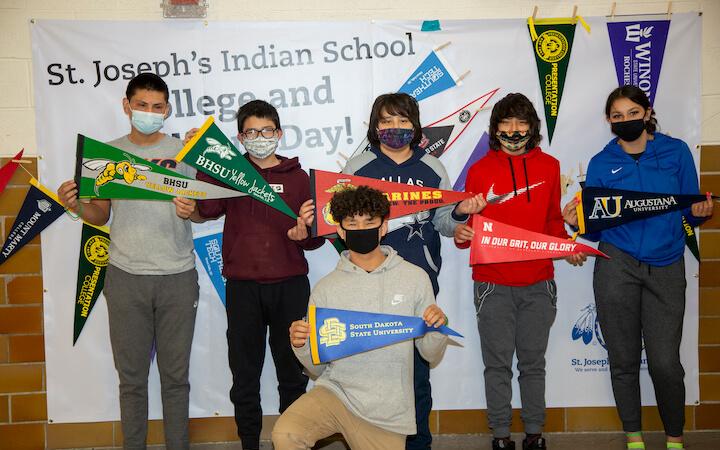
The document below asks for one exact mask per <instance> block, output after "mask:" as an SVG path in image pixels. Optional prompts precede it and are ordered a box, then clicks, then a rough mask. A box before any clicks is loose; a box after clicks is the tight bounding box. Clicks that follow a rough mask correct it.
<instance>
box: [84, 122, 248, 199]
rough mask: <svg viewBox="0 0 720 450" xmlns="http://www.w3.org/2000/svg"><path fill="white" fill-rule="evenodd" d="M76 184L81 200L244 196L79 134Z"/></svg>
mask: <svg viewBox="0 0 720 450" xmlns="http://www.w3.org/2000/svg"><path fill="white" fill-rule="evenodd" d="M75 183H76V184H77V186H78V197H80V198H124V199H135V200H139V199H142V200H172V199H173V198H175V197H186V198H193V199H197V200H207V199H213V198H229V197H242V196H244V195H246V194H244V193H242V192H239V191H236V190H234V189H227V188H224V187H221V186H215V185H214V184H211V183H206V182H204V181H199V180H195V179H192V178H189V177H186V176H185V175H182V174H180V173H177V172H174V171H172V170H170V169H167V168H165V167H162V166H160V165H158V164H155V163H153V162H150V161H146V160H144V159H143V158H141V157H139V156H136V155H133V154H132V153H130V152H127V151H125V150H121V149H119V148H116V147H113V146H112V145H108V144H105V143H104V142H100V141H96V140H95V139H91V138H89V137H86V136H83V135H82V134H78V139H77V160H76V163H75Z"/></svg>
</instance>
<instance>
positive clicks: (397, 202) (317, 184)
mask: <svg viewBox="0 0 720 450" xmlns="http://www.w3.org/2000/svg"><path fill="white" fill-rule="evenodd" d="M360 185H365V186H370V187H372V188H375V189H378V190H380V191H382V192H383V193H384V194H385V196H386V197H387V198H388V200H390V215H389V216H388V219H393V218H396V217H402V216H406V215H408V214H413V213H417V212H420V211H427V210H429V209H433V208H439V207H441V206H446V205H450V204H452V203H457V202H461V201H463V200H465V199H466V198H470V197H472V196H473V195H474V194H472V193H470V192H455V191H447V190H442V189H436V188H428V187H423V186H413V185H410V184H403V183H393V182H390V181H383V180H378V179H375V178H367V177H359V176H357V175H345V174H341V173H333V172H326V171H324V170H315V169H310V191H311V194H312V199H313V201H314V202H315V211H317V213H316V214H315V218H314V219H313V225H312V235H313V236H324V235H327V234H333V233H335V232H337V228H336V226H337V222H335V220H334V219H333V218H332V215H331V214H330V199H332V196H333V194H334V193H335V192H338V191H340V190H342V189H352V188H356V187H357V186H360Z"/></svg>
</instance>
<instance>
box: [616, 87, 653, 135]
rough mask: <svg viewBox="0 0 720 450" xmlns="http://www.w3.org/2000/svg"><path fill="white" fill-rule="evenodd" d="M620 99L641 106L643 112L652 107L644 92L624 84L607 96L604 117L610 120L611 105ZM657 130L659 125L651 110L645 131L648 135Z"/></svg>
mask: <svg viewBox="0 0 720 450" xmlns="http://www.w3.org/2000/svg"><path fill="white" fill-rule="evenodd" d="M620 98H626V99H628V100H630V101H631V102H633V103H637V104H638V105H640V106H642V108H643V109H644V110H645V111H647V110H648V109H649V108H650V107H651V106H652V105H651V104H650V99H648V97H647V95H646V94H645V91H643V90H642V89H640V88H639V87H637V86H633V85H629V84H626V85H625V86H620V87H618V88H615V89H614V90H613V91H612V92H611V93H610V95H608V99H607V101H606V102H605V117H607V118H610V110H611V109H612V106H613V103H615V100H617V99H620ZM658 128H659V125H658V122H657V119H656V118H655V108H652V110H651V111H650V119H648V121H647V122H645V130H646V131H647V132H648V133H650V134H653V133H655V131H656V130H657V129H658Z"/></svg>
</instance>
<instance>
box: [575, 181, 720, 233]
mask: <svg viewBox="0 0 720 450" xmlns="http://www.w3.org/2000/svg"><path fill="white" fill-rule="evenodd" d="M575 196H576V198H577V199H578V205H577V207H576V209H577V216H578V228H579V229H578V234H587V233H595V232H598V231H602V230H605V229H607V228H612V227H616V226H618V225H623V224H625V223H628V222H632V221H634V220H639V219H645V218H648V217H652V216H657V215H659V214H665V213H668V212H671V211H677V210H681V209H685V208H689V207H690V206H691V205H692V204H693V203H697V202H702V201H705V200H707V196H705V195H700V194H694V195H691V194H659V193H655V192H639V191H625V190H621V189H607V188H599V187H586V188H585V189H583V190H582V191H580V192H578V193H577V194H575ZM712 198H713V199H717V198H718V197H716V196H712ZM678 226H680V224H678Z"/></svg>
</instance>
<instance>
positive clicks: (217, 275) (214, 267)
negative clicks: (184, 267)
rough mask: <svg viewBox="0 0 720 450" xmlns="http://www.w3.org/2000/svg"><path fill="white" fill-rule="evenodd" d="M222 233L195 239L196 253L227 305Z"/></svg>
mask: <svg viewBox="0 0 720 450" xmlns="http://www.w3.org/2000/svg"><path fill="white" fill-rule="evenodd" d="M222 241H223V234H222V233H213V234H207V235H203V236H197V237H195V238H194V239H193V243H194V244H195V254H197V257H198V259H199V260H200V262H201V263H202V266H203V267H204V268H205V272H206V273H207V274H208V277H209V278H210V282H211V283H212V285H213V287H214V288H215V292H217V294H218V297H220V301H221V302H222V304H223V305H225V283H226V280H225V277H224V276H223V275H222V269H223V259H222Z"/></svg>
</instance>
